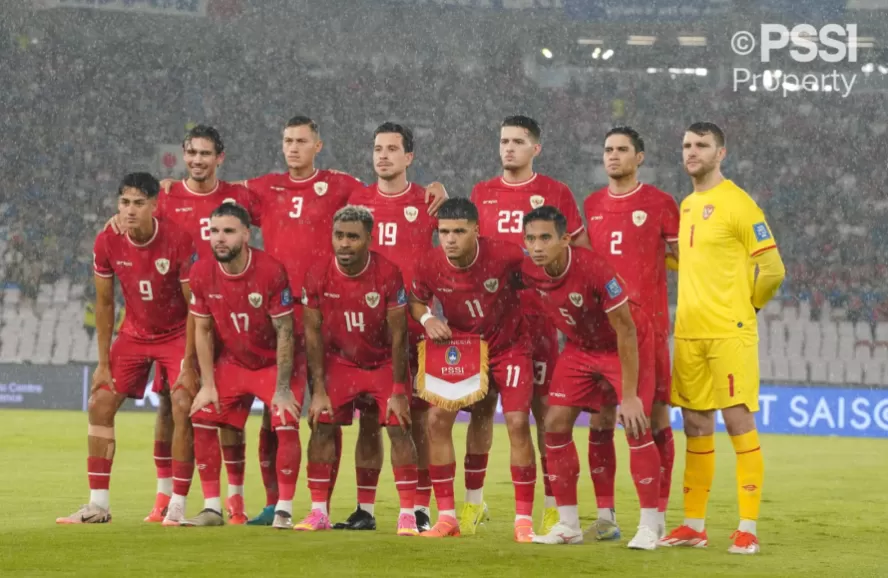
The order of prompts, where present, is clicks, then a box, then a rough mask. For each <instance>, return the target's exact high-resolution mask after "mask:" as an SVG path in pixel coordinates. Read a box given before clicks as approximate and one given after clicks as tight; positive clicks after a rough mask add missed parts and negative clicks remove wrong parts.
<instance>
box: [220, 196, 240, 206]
mask: <svg viewBox="0 0 888 578" xmlns="http://www.w3.org/2000/svg"><path fill="white" fill-rule="evenodd" d="M226 203H231V204H232V205H236V204H237V199H232V198H231V197H228V198H227V199H225V200H224V201H222V204H223V205H224V204H226Z"/></svg>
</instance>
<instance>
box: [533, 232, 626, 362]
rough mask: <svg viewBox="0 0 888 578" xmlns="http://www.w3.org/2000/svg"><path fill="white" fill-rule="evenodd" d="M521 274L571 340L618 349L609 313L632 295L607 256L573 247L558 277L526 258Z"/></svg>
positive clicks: (586, 345) (590, 347) (591, 346)
mask: <svg viewBox="0 0 888 578" xmlns="http://www.w3.org/2000/svg"><path fill="white" fill-rule="evenodd" d="M522 278H523V281H524V284H525V285H526V286H527V287H529V288H530V289H533V290H534V291H535V292H536V293H537V295H538V296H539V300H540V303H541V305H542V307H543V308H544V310H545V312H546V315H547V316H548V317H549V319H551V320H552V322H553V323H554V324H555V326H556V327H558V329H559V330H560V331H561V332H562V333H564V335H565V336H566V337H567V339H568V340H569V341H572V342H574V343H576V344H577V345H579V346H580V347H582V348H583V349H588V350H591V351H616V350H617V334H616V332H615V331H614V329H613V327H611V324H610V321H609V320H608V318H607V314H608V313H609V312H610V311H612V310H614V309H616V308H617V307H619V306H620V305H622V304H623V303H626V302H627V301H628V300H629V295H628V292H627V290H626V288H625V284H624V283H623V282H622V280H621V279H620V278H619V277H618V276H617V273H616V271H614V268H613V267H612V266H611V265H610V264H609V263H608V262H607V261H605V259H604V257H602V256H600V255H598V254H597V253H596V252H594V251H590V250H589V249H583V248H582V247H570V248H568V257H567V268H566V269H565V270H564V273H562V274H561V275H560V276H558V277H550V276H549V274H548V273H546V271H545V269H543V268H542V267H538V266H537V265H535V264H534V263H533V261H531V260H530V258H527V259H526V260H525V261H524V266H523V276H522Z"/></svg>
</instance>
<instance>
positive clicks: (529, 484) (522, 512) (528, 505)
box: [512, 463, 537, 516]
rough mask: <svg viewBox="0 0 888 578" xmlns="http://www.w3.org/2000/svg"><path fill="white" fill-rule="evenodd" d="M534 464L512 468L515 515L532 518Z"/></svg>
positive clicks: (535, 471) (534, 487) (535, 472)
mask: <svg viewBox="0 0 888 578" xmlns="http://www.w3.org/2000/svg"><path fill="white" fill-rule="evenodd" d="M536 479H537V468H536V463H533V464H531V465H529V466H512V485H513V486H515V515H517V516H533V494H534V491H535V490H536Z"/></svg>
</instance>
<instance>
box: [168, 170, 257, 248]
mask: <svg viewBox="0 0 888 578" xmlns="http://www.w3.org/2000/svg"><path fill="white" fill-rule="evenodd" d="M222 203H237V204H238V205H241V206H242V207H243V208H245V209H246V210H247V211H248V212H249V213H250V219H251V220H252V222H253V224H254V225H256V226H257V227H258V226H259V225H260V224H261V218H262V216H261V214H260V213H259V210H258V209H259V207H258V206H257V204H256V202H255V197H254V196H253V195H252V194H251V193H250V191H248V190H247V189H246V188H245V187H243V186H242V185H235V184H232V183H226V182H225V181H217V183H216V188H214V189H213V190H212V191H210V192H209V193H197V192H195V191H192V190H191V189H190V188H188V185H186V184H185V181H184V180H182V181H178V182H175V183H173V185H172V186H171V187H170V192H169V193H165V192H164V191H162V190H161V191H160V195H159V196H158V197H157V213H156V214H157V216H158V217H162V218H164V219H167V220H168V221H172V222H173V223H175V224H176V225H178V226H179V228H181V229H185V231H187V232H188V233H189V234H190V235H191V238H192V239H194V244H195V245H196V246H197V255H198V257H200V258H201V259H204V260H209V261H215V257H214V256H213V249H212V248H211V247H210V243H209V240H210V215H211V214H212V213H213V211H214V210H216V208H217V207H218V206H219V205H221V204H222Z"/></svg>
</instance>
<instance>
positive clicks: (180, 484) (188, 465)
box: [173, 460, 194, 496]
mask: <svg viewBox="0 0 888 578" xmlns="http://www.w3.org/2000/svg"><path fill="white" fill-rule="evenodd" d="M193 477H194V462H193V461H190V462H180V461H176V460H173V493H174V494H176V495H177V496H187V495H188V492H189V491H191V478H193Z"/></svg>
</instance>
